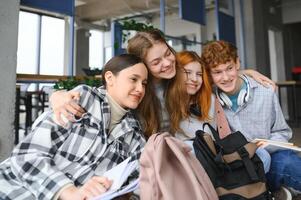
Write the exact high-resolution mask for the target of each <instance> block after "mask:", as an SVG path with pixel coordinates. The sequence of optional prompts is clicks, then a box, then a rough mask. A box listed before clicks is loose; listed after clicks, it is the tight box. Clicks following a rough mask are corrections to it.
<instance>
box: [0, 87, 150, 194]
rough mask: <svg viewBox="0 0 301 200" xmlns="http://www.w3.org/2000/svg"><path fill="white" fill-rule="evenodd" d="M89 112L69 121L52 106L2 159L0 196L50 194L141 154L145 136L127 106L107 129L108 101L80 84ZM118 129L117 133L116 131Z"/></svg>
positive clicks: (101, 93)
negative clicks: (65, 123) (58, 119)
mask: <svg viewBox="0 0 301 200" xmlns="http://www.w3.org/2000/svg"><path fill="white" fill-rule="evenodd" d="M75 90H77V91H79V92H80V93H81V98H80V102H79V103H80V105H81V106H82V107H83V108H84V109H85V110H86V111H87V113H86V114H85V115H84V116H83V117H82V118H81V119H79V120H76V122H74V123H69V124H68V126H67V127H62V126H59V125H57V124H56V123H55V121H54V115H53V113H52V112H51V111H49V112H48V113H47V114H45V116H44V118H43V119H42V120H41V121H40V122H39V123H37V126H36V127H35V128H34V130H33V131H32V132H31V133H30V134H29V135H28V136H27V137H26V138H25V139H24V140H23V141H22V142H21V143H20V144H19V145H18V146H16V148H15V149H14V150H13V152H12V155H11V156H10V157H9V158H8V159H7V160H5V161H4V162H2V163H1V165H0V199H51V198H53V197H54V195H55V194H56V193H57V192H58V191H59V190H60V189H61V188H62V187H63V186H65V185H66V184H74V185H75V186H80V185H83V184H84V183H85V182H86V181H87V180H88V179H89V178H91V177H92V176H94V175H96V174H97V175H102V174H103V172H105V171H107V170H108V169H110V168H112V167H113V166H115V165H116V164H118V163H120V162H122V161H123V160H124V159H126V158H128V157H132V158H131V159H132V160H137V159H139V157H140V154H141V151H142V149H143V146H144V145H145V139H144V137H143V133H142V130H141V128H140V125H139V122H138V121H137V119H136V118H135V117H134V115H133V114H132V112H131V111H129V112H127V113H126V115H125V116H124V117H123V118H122V120H121V122H120V123H119V124H118V125H117V126H116V127H115V129H120V131H115V134H108V133H109V123H110V107H109V104H108V101H107V98H106V91H105V90H104V89H103V88H90V87H87V86H79V87H77V88H76V89H75ZM116 132H117V133H116Z"/></svg>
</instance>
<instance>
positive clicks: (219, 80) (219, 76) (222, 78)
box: [210, 61, 240, 95]
mask: <svg viewBox="0 0 301 200" xmlns="http://www.w3.org/2000/svg"><path fill="white" fill-rule="evenodd" d="M239 67H240V65H239V62H236V63H235V62H234V61H230V62H227V63H225V64H220V65H218V66H217V67H215V68H212V69H211V70H210V73H211V76H212V80H213V82H214V84H215V85H216V86H217V87H218V88H219V89H220V90H222V91H223V92H225V93H226V94H230V95H232V94H235V93H236V90H237V88H239V87H238V86H237V85H239V82H238V80H239V76H238V75H239V74H238V70H239Z"/></svg>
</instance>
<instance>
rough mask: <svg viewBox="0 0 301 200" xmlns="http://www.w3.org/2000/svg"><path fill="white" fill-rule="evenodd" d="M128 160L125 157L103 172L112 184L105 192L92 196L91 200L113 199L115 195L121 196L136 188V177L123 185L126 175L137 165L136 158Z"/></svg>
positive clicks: (136, 167)
mask: <svg viewBox="0 0 301 200" xmlns="http://www.w3.org/2000/svg"><path fill="white" fill-rule="evenodd" d="M129 161H130V158H127V159H126V160H124V161H123V162H121V163H119V164H118V165H116V166H115V167H113V168H112V169H110V170H109V171H107V172H105V173H104V174H103V176H105V177H107V178H108V179H110V180H112V181H113V183H112V186H111V187H110V189H109V190H108V191H107V192H105V193H103V194H102V195H100V196H98V197H96V198H94V199H93V200H107V199H113V198H115V197H117V196H121V195H123V194H126V193H129V192H132V191H134V190H136V189H138V178H137V179H135V180H132V181H131V182H130V183H129V184H127V185H124V183H125V182H126V181H127V179H128V177H129V176H130V175H131V174H132V173H133V172H134V171H135V170H136V169H138V167H139V163H138V161H137V160H136V161H132V162H129Z"/></svg>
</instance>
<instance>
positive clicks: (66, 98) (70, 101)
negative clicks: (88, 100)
mask: <svg viewBox="0 0 301 200" xmlns="http://www.w3.org/2000/svg"><path fill="white" fill-rule="evenodd" d="M79 99H80V94H79V92H78V91H77V90H76V89H73V90H70V91H68V92H67V91H63V90H60V91H56V92H54V93H53V94H52V95H51V96H50V98H49V102H50V105H51V107H52V109H53V112H54V115H55V117H56V120H57V122H58V124H60V125H65V123H66V122H65V121H71V122H72V121H73V116H77V117H81V116H82V115H83V114H84V113H85V111H84V109H83V108H82V107H81V106H79V105H78V103H77V102H78V100H79ZM62 116H63V117H62ZM64 118H65V119H66V120H65V121H64V120H63V119H64Z"/></svg>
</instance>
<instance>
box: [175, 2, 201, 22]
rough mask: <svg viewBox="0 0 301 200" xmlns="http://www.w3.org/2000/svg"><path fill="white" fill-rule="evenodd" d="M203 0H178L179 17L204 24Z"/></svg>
mask: <svg viewBox="0 0 301 200" xmlns="http://www.w3.org/2000/svg"><path fill="white" fill-rule="evenodd" d="M205 14H206V12H205V0H179V16H180V18H181V19H184V20H187V21H191V22H195V23H198V24H201V25H205V24H206V17H205V16H206V15H205Z"/></svg>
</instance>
